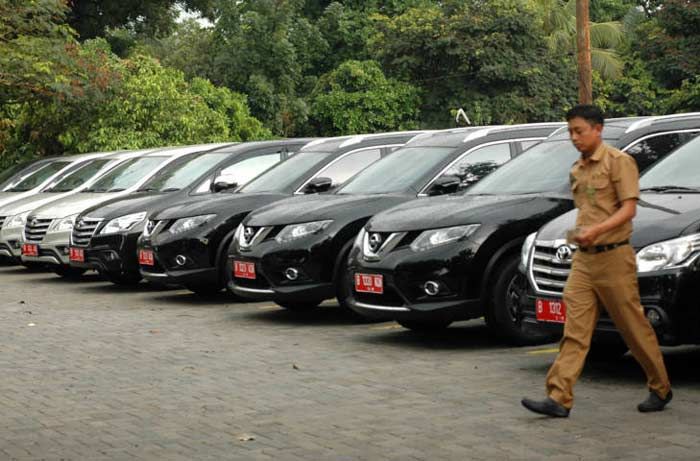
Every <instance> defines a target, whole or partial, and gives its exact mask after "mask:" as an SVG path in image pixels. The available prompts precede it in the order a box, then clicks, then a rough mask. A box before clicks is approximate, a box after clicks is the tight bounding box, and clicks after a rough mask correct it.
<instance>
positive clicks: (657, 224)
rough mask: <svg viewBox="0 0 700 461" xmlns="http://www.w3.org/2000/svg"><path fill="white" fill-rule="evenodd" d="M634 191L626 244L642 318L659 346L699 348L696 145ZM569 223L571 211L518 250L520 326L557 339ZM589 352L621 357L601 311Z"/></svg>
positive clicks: (699, 164)
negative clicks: (523, 299) (632, 253)
mask: <svg viewBox="0 0 700 461" xmlns="http://www.w3.org/2000/svg"><path fill="white" fill-rule="evenodd" d="M640 188H641V191H642V195H641V199H640V200H639V205H638V206H637V216H636V217H635V219H634V232H633V233H632V238H631V244H632V245H633V246H634V249H635V250H636V251H637V272H638V276H639V291H640V294H641V299H642V305H643V306H644V311H645V312H646V316H647V318H648V319H649V322H650V323H651V325H652V327H653V328H654V330H655V331H656V335H657V337H658V338H659V342H660V343H661V344H664V345H676V344H682V343H692V344H699V343H700V309H699V307H700V305H699V304H698V298H699V296H698V295H699V294H700V257H699V256H700V138H698V139H695V140H693V141H691V142H689V143H688V144H686V145H684V146H682V147H680V148H679V149H678V150H677V151H675V152H674V153H673V154H672V155H669V156H668V157H666V158H665V159H663V160H662V161H661V162H659V163H658V164H656V165H654V167H652V168H650V169H649V170H648V171H647V172H646V173H645V174H644V175H642V177H641V179H640ZM575 223H576V210H573V211H571V212H569V213H567V214H565V215H563V216H560V217H559V218H557V219H555V220H553V221H551V222H550V223H548V224H546V225H545V226H544V227H543V228H542V229H540V230H539V232H538V233H537V235H536V237H535V235H534V234H533V235H532V236H530V237H529V238H528V239H527V244H526V245H525V246H524V247H523V258H524V259H525V263H526V265H527V274H528V279H529V281H530V289H529V292H528V297H527V299H528V303H527V305H526V307H525V308H524V309H523V311H524V315H525V317H524V322H525V323H526V324H527V325H533V326H534V328H537V329H539V330H540V331H543V332H557V333H561V331H562V323H563V322H564V321H565V319H566V306H565V305H564V302H563V301H562V299H561V297H562V291H563V289H564V285H565V284H566V279H567V277H568V274H569V271H570V269H571V261H572V255H573V253H574V252H575V251H576V246H575V245H568V244H567V243H566V239H565V236H566V230H567V229H570V228H573V227H575ZM538 320H539V322H538ZM592 350H593V351H594V353H596V354H597V355H599V356H600V357H601V358H602V357H605V356H614V355H617V354H620V353H623V352H624V351H625V350H626V346H625V345H624V343H623V342H622V340H621V338H620V336H619V334H618V333H617V330H616V329H615V325H614V324H613V322H612V320H611V319H610V317H609V316H608V315H607V314H606V313H605V311H604V310H603V311H602V312H601V316H600V319H599V321H598V327H597V329H596V334H595V336H594V339H593V348H592Z"/></svg>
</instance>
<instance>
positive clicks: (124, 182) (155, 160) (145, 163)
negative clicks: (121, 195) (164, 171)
mask: <svg viewBox="0 0 700 461" xmlns="http://www.w3.org/2000/svg"><path fill="white" fill-rule="evenodd" d="M165 160H167V157H142V158H134V159H131V160H127V161H125V162H123V163H121V164H120V165H119V166H117V167H115V168H112V169H111V170H109V172H108V173H106V174H104V175H103V176H102V177H101V178H100V179H98V180H97V182H95V183H94V184H93V185H92V186H90V188H89V189H85V191H84V192H120V191H123V190H126V189H128V188H130V187H132V186H134V185H135V184H137V183H138V182H139V181H141V180H142V179H143V178H144V177H146V176H148V175H150V174H152V173H153V170H155V169H157V168H158V167H159V166H160V165H161V164H162V163H163V161H165Z"/></svg>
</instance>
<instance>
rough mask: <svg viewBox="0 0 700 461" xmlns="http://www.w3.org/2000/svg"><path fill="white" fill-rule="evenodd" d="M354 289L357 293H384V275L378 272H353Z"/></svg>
mask: <svg viewBox="0 0 700 461" xmlns="http://www.w3.org/2000/svg"><path fill="white" fill-rule="evenodd" d="M355 291H357V292H358V293H374V294H376V295H381V294H383V293H384V276H383V275H380V274H355Z"/></svg>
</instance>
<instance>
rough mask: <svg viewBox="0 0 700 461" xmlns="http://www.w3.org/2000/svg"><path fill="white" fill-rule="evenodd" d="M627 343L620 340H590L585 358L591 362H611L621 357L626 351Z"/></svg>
mask: <svg viewBox="0 0 700 461" xmlns="http://www.w3.org/2000/svg"><path fill="white" fill-rule="evenodd" d="M628 350H629V349H628V347H627V344H625V343H624V342H622V341H615V342H608V343H605V342H600V341H595V340H594V341H591V348H590V349H589V350H588V356H587V358H588V359H589V360H591V361H592V362H612V361H615V360H619V359H620V358H622V356H623V355H625V353H627V351H628Z"/></svg>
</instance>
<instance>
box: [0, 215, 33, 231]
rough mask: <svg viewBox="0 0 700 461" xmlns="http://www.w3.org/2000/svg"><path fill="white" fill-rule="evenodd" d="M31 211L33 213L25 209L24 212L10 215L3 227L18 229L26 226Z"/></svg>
mask: <svg viewBox="0 0 700 461" xmlns="http://www.w3.org/2000/svg"><path fill="white" fill-rule="evenodd" d="M29 213H31V211H25V212H24V213H20V214H16V215H14V216H10V217H9V218H7V219H6V220H5V224H3V226H2V227H3V228H4V229H16V228H18V227H19V228H22V227H24V225H25V224H27V216H29Z"/></svg>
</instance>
